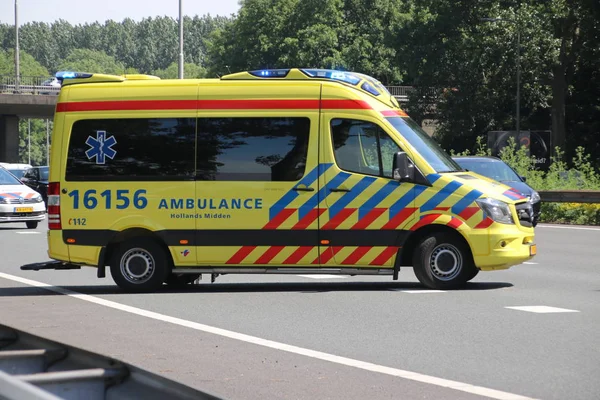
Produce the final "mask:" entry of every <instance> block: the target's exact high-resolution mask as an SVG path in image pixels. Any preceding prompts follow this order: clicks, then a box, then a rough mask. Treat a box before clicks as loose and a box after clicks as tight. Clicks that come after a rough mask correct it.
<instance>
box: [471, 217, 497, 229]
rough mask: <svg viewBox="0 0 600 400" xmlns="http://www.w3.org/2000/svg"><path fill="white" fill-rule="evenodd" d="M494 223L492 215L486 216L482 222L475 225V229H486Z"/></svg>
mask: <svg viewBox="0 0 600 400" xmlns="http://www.w3.org/2000/svg"><path fill="white" fill-rule="evenodd" d="M493 223H494V220H493V219H491V218H490V217H485V219H484V220H483V221H481V222H480V223H478V224H477V225H475V229H486V228H487V227H489V226H490V225H491V224H493Z"/></svg>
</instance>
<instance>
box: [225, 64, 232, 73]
mask: <svg viewBox="0 0 600 400" xmlns="http://www.w3.org/2000/svg"><path fill="white" fill-rule="evenodd" d="M225 68H227V71H228V72H229V73H231V70H230V69H229V65H226V66H225Z"/></svg>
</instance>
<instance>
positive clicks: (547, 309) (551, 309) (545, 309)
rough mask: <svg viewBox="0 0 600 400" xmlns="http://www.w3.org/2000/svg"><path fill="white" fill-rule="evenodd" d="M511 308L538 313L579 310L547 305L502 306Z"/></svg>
mask: <svg viewBox="0 0 600 400" xmlns="http://www.w3.org/2000/svg"><path fill="white" fill-rule="evenodd" d="M504 308H510V309H512V310H519V311H527V312H532V313H538V314H548V313H565V312H579V311H578V310H569V309H567V308H558V307H548V306H520V307H504Z"/></svg>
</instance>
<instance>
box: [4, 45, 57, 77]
mask: <svg viewBox="0 0 600 400" xmlns="http://www.w3.org/2000/svg"><path fill="white" fill-rule="evenodd" d="M19 72H20V73H21V76H48V70H47V69H46V68H44V67H43V66H42V65H41V64H40V63H39V62H37V61H36V60H35V59H34V58H33V57H32V56H31V55H29V54H27V53H26V52H24V51H23V50H21V51H19ZM14 74H15V51H14V50H13V49H10V50H8V51H6V52H4V51H2V50H0V75H13V76H14Z"/></svg>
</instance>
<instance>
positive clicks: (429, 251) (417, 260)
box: [413, 232, 478, 290]
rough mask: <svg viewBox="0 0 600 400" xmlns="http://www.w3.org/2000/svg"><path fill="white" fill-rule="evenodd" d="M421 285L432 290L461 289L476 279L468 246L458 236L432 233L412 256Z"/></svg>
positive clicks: (475, 271)
mask: <svg viewBox="0 0 600 400" xmlns="http://www.w3.org/2000/svg"><path fill="white" fill-rule="evenodd" d="M413 268H414V271H415V275H416V277H417V279H419V282H421V283H422V284H423V285H425V286H426V287H428V288H430V289H442V290H443V289H459V288H461V287H463V286H464V285H465V283H467V281H469V280H470V279H473V278H474V277H475V275H477V272H478V269H477V268H476V267H475V263H474V262H473V256H472V255H471V251H470V249H469V246H468V245H467V244H466V243H465V242H464V241H463V240H461V239H460V238H457V237H456V236H455V235H452V234H450V233H445V232H437V233H433V234H432V235H430V236H427V237H425V238H423V239H422V240H421V242H419V244H418V246H417V249H416V250H415V253H414V256H413Z"/></svg>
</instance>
